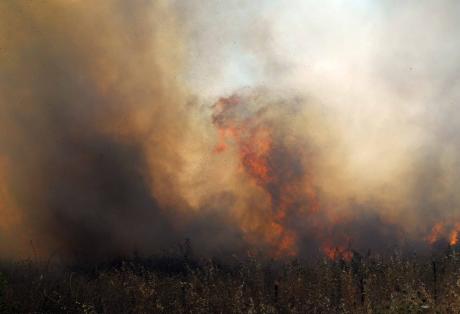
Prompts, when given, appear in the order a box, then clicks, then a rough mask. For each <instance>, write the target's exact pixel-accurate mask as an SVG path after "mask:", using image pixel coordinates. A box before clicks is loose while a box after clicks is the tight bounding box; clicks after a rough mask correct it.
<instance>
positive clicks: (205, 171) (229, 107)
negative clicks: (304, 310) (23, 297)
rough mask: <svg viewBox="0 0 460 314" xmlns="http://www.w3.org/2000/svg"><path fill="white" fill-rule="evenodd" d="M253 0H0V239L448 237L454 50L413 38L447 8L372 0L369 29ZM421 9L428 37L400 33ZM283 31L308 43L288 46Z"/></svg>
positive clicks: (269, 242) (251, 244) (18, 251)
mask: <svg viewBox="0 0 460 314" xmlns="http://www.w3.org/2000/svg"><path fill="white" fill-rule="evenodd" d="M262 2H263V3H261V4H260V6H259V4H257V5H254V4H246V5H244V4H243V3H240V2H238V3H236V2H235V3H230V2H229V3H228V4H224V3H223V2H213V1H202V2H197V1H186V2H185V1H184V2H181V1H147V0H136V1H122V0H113V1H96V2H94V1H92V2H90V1H83V0H73V1H72V0H69V1H65V0H55V1H51V0H50V1H13V0H6V1H2V2H1V3H0V214H1V216H2V220H1V222H0V252H1V253H2V254H3V255H4V256H8V257H29V256H31V255H32V254H39V255H41V256H43V257H45V256H49V255H50V254H51V253H52V252H58V253H59V254H60V255H61V256H65V257H72V256H86V257H91V258H92V257H94V258H99V257H107V256H112V255H114V254H126V253H129V252H132V251H133V250H139V251H141V252H145V253H150V252H154V251H156V250H159V249H163V248H168V247H170V246H172V245H175V244H177V243H179V242H181V241H183V240H184V239H185V238H190V239H192V243H193V245H194V246H195V247H196V248H197V249H198V250H199V251H202V252H206V253H213V254H217V253H219V252H226V251H239V250H244V249H248V248H251V249H261V250H264V251H266V252H268V253H269V254H271V255H272V256H277V257H283V256H293V255H302V256H309V255H315V254H318V253H322V254H326V255H328V256H330V257H332V258H335V257H338V256H341V257H344V258H349V257H350V256H351V250H352V249H357V250H367V249H369V248H372V249H377V250H382V251H384V250H389V249H393V248H394V247H396V246H398V247H404V248H406V247H409V248H417V249H418V248H425V249H426V248H427V247H428V245H430V244H434V243H436V242H442V241H445V242H446V243H447V242H450V243H451V244H452V245H454V244H456V243H457V233H458V230H459V228H458V223H457V221H458V219H460V215H459V214H458V213H457V211H458V210H457V209H458V205H459V204H460V202H459V200H460V199H459V197H458V193H457V187H458V186H459V182H460V180H459V176H458V174H457V171H456V169H457V168H458V165H459V162H458V161H459V160H460V154H459V151H460V150H459V147H460V146H459V145H458V143H457V142H458V141H457V140H456V134H457V133H458V132H457V131H458V127H456V125H458V123H457V122H458V121H459V119H458V114H457V113H456V112H455V110H454V109H455V106H454V105H453V103H452V101H453V100H451V99H456V98H458V97H457V96H458V92H457V90H458V87H457V85H456V84H457V83H456V82H457V81H458V80H457V79H456V77H457V74H456V72H455V71H454V70H455V69H451V68H450V67H449V66H448V65H452V64H455V62H454V61H455V60H456V59H455V58H454V57H452V56H458V55H460V54H458V47H459V46H460V45H457V44H456V42H455V43H453V44H452V45H450V46H449V45H447V46H441V48H440V49H439V51H447V53H446V56H447V57H446V56H444V57H445V58H440V57H443V53H440V52H439V51H438V50H434V51H432V50H430V49H429V47H432V46H434V47H438V46H440V44H439V43H438V42H437V41H436V38H439V37H440V38H444V39H445V37H443V36H441V35H445V34H446V33H448V32H449V31H452V32H453V29H456V26H458V25H457V24H456V23H457V22H455V21H456V20H458V19H455V14H454V13H450V12H454V10H445V9H442V8H441V7H439V5H438V4H431V5H416V4H415V3H412V4H408V5H407V7H406V6H399V5H398V4H395V3H393V2H392V1H388V2H385V3H384V4H382V5H381V6H382V8H380V11H379V12H385V14H387V16H386V18H388V19H390V20H391V21H392V22H394V25H397V26H398V31H395V30H394V29H393V28H394V27H396V26H394V25H393V24H392V25H389V24H385V23H382V22H381V21H382V20H385V19H381V20H378V21H377V22H378V23H377V25H379V27H380V28H379V27H377V26H376V27H375V28H376V29H377V30H374V28H372V27H370V28H369V26H368V25H364V24H363V25H364V26H366V27H365V28H366V29H368V28H369V29H371V30H372V32H371V33H370V34H371V35H372V36H370V35H369V34H367V33H364V34H361V33H356V32H355V31H356V30H360V29H361V28H360V27H361V26H362V25H355V24H353V23H358V22H359V21H361V20H359V19H358V22H355V20H356V19H355V18H354V17H353V16H350V12H355V11H354V10H345V11H344V12H341V14H339V16H338V17H340V18H338V19H335V20H333V19H328V18H329V17H330V16H329V15H328V14H330V12H328V11H327V10H328V8H330V7H331V6H332V7H333V5H332V4H328V5H327V6H325V7H321V8H319V9H318V8H317V9H318V10H317V11H314V10H306V12H307V13H305V12H303V11H302V10H305V9H306V8H307V9H309V7H308V5H307V4H303V5H301V6H300V7H299V9H298V10H294V11H295V12H294V11H292V10H291V11H289V14H291V15H292V19H291V18H290V17H291V16H289V19H287V20H286V19H285V20H283V23H281V22H280V25H281V26H280V25H278V24H277V21H278V20H277V19H278V18H279V19H281V20H282V18H283V15H282V12H283V11H282V8H279V7H278V6H277V5H274V4H271V2H270V1H262ZM291 4H299V3H297V1H294V0H293V1H292V3H291ZM444 4H445V5H446V6H447V7H449V8H450V7H452V8H455V7H456V6H455V4H454V3H453V2H452V3H451V2H448V1H447V2H445V3H444ZM309 5H311V6H313V7H315V5H313V4H309ZM304 6H307V7H304ZM292 7H293V8H294V7H295V6H292ZM412 8H417V10H412ZM360 9H362V8H360ZM363 10H364V9H363ZM365 10H370V8H365ZM433 10H435V11H436V10H437V11H438V12H441V13H443V14H442V17H443V18H442V19H439V20H438V19H435V20H436V21H437V23H434V27H433V29H430V32H428V35H430V36H429V42H430V44H427V43H425V39H417V38H416V39H415V41H416V45H415V46H414V47H415V48H412V47H413V46H410V47H409V46H407V45H406V44H405V41H406V40H407V38H408V37H410V36H408V32H407V31H399V30H407V29H408V28H409V27H408V26H407V25H406V23H408V22H407V21H409V22H410V21H415V22H413V23H414V24H416V25H417V23H418V21H419V20H420V19H424V18H425V17H427V12H431V11H433ZM258 12H262V13H263V14H260V15H257V14H258ZM299 12H300V13H299ZM302 12H303V13H302ZM309 12H316V13H315V14H317V16H316V15H313V13H309ZM334 12H335V11H334ZM301 13H302V14H304V13H305V14H306V15H307V17H309V18H308V19H307V18H305V19H304V18H303V16H302V14H301ZM296 14H299V16H297V15H296ZM308 14H312V15H308ZM323 14H324V15H325V18H324V19H322V18H318V17H322V15H323ZM326 17H328V18H326ZM284 18H285V17H284ZM359 18H360V19H363V20H364V21H366V18H363V16H359ZM296 19H299V20H296ZM375 19H377V17H375ZM323 20H327V21H330V24H331V25H332V26H331V25H329V22H328V23H322V22H321V21H323ZM292 21H293V22H292ZM304 21H305V23H306V24H305V25H304V26H305V27H303V26H302V27H299V25H297V24H296V23H300V22H302V23H303V22H304ZM318 21H320V22H318ZM291 22H292V23H294V24H292V25H291V24H289V23H291ZM315 23H316V24H315ZM341 23H343V24H341ZM379 23H380V24H379ZM285 25H288V26H285ZM349 25H351V26H349ZM332 27H335V28H337V29H340V31H339V32H338V35H337V34H336V33H334V32H332V33H331V32H330V29H331V28H332ZM344 27H349V28H350V29H349V30H348V29H346V31H347V32H348V33H347V34H346V35H349V36H343V34H342V29H343V28H344ZM457 28H458V27H457ZM286 29H287V30H288V31H286ZM291 30H292V31H291ZM299 30H300V35H299V36H303V35H305V34H304V33H303V32H304V31H305V32H306V35H308V36H307V37H308V39H309V40H311V42H313V43H314V45H313V44H312V46H309V45H308V41H301V40H298V38H295V41H294V42H295V47H294V48H299V49H291V48H292V47H289V45H288V44H290V42H289V38H290V36H293V35H292V34H293V33H295V31H297V32H299ZM280 33H281V34H282V36H279V34H280ZM409 33H410V32H409ZM395 34H398V35H395ZM360 36H363V37H365V38H367V37H366V36H368V37H370V38H374V37H376V38H379V39H380V42H385V43H386V46H385V47H381V46H379V45H378V44H375V43H374V44H369V43H368V42H366V41H364V42H365V43H364V44H363V43H362V42H361V41H360V38H361V37H360ZM280 38H281V39H280ZM344 38H346V40H344ZM459 38H460V37H459ZM235 42H237V43H238V44H235ZM356 42H357V43H361V44H362V45H354V43H356ZM376 42H378V41H376ZM291 44H292V43H291ZM305 47H306V48H305ZM301 48H305V49H306V50H307V53H306V54H305V55H306V56H307V57H305V56H302V55H300V54H299V56H297V55H296V53H297V52H298V51H297V50H299V51H301V50H302V49H301ZM290 49H291V50H290ZM374 49H375V50H374ZM376 51H377V52H376ZM395 56H399V57H395ZM303 58H306V61H305V64H303V62H304V59H303ZM449 58H450V59H449ZM285 59H286V60H285ZM287 59H289V60H287ZM440 59H442V60H443V62H440V61H439V62H434V60H440ZM299 60H300V61H299ZM324 60H326V61H324ZM401 60H403V61H407V62H408V63H412V64H413V67H414V68H415V70H414V71H412V69H411V68H410V66H408V67H407V68H408V69H410V71H409V70H407V69H406V66H405V65H404V66H402V65H401V64H402V63H403V61H401ZM307 61H308V62H307ZM457 61H458V60H457ZM307 63H309V64H307ZM342 63H343V64H345V65H342ZM361 63H362V64H364V65H363V66H360V65H361ZM350 64H351V65H352V66H350ZM406 70H407V71H409V74H408V73H406ZM454 72H455V73H454ZM414 73H415V74H414ZM235 82H236V83H235ZM350 82H351V83H350ZM245 85H249V86H250V87H247V88H241V86H245ZM418 86H422V87H424V88H423V91H422V92H421V91H419V87H418ZM216 92H218V94H219V95H218V96H217V97H216V96H215V95H214V93H216ZM406 104H409V105H406ZM433 104H437V108H438V111H436V112H431V111H430V110H429V109H431V108H432V106H433Z"/></svg>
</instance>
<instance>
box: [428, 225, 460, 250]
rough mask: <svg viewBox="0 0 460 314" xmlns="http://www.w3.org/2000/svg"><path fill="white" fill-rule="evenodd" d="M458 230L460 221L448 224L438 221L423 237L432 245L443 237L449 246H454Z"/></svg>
mask: <svg viewBox="0 0 460 314" xmlns="http://www.w3.org/2000/svg"><path fill="white" fill-rule="evenodd" d="M459 232H460V223H455V224H448V223H444V222H438V223H436V224H435V225H434V226H433V228H432V229H431V233H430V234H429V235H428V236H427V237H426V238H425V240H426V242H427V243H428V244H430V245H433V244H435V243H436V242H438V241H440V240H441V239H444V240H446V241H447V242H449V244H450V245H451V246H455V245H457V243H458V236H459Z"/></svg>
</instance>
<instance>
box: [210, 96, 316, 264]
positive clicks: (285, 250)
mask: <svg viewBox="0 0 460 314" xmlns="http://www.w3.org/2000/svg"><path fill="white" fill-rule="evenodd" d="M213 109H214V114H213V123H214V125H215V126H216V127H217V128H218V131H219V136H220V142H219V144H218V145H217V146H216V148H215V152H216V153H221V152H223V151H225V150H226V149H227V147H228V145H229V143H233V144H234V145H235V147H236V150H237V152H238V155H239V160H240V168H241V169H242V170H243V171H244V172H245V173H246V174H247V175H248V176H249V177H250V178H251V179H252V181H253V182H254V183H255V185H256V186H258V187H260V188H262V189H263V191H265V194H266V195H267V196H268V197H269V200H270V204H271V205H270V206H271V211H270V212H269V214H268V215H269V218H268V219H267V220H266V221H267V222H266V223H265V226H264V227H263V228H262V229H263V232H262V233H263V234H262V235H261V237H262V238H263V239H265V241H266V242H268V244H269V245H270V246H271V247H272V248H273V250H274V255H277V256H278V255H279V256H281V255H283V256H286V255H288V256H289V255H295V254H297V251H298V248H297V242H298V239H297V236H296V233H295V231H294V230H292V228H290V227H289V223H288V212H289V211H290V210H292V209H293V207H296V209H295V210H300V207H299V206H298V204H296V203H298V202H299V201H300V200H302V198H304V197H305V189H304V188H305V186H303V185H302V184H301V180H303V173H302V174H301V175H300V174H298V173H297V171H296V170H299V169H293V168H295V164H296V162H295V161H296V160H295V158H294V156H292V154H289V152H288V150H287V149H286V148H285V147H283V145H282V143H281V142H282V141H281V140H280V139H278V138H277V135H276V132H275V131H276V130H275V128H274V127H273V126H272V125H271V123H270V120H269V119H267V118H266V113H267V110H268V109H267V108H266V107H261V108H255V110H254V104H253V103H251V99H249V101H248V100H247V99H243V98H242V97H239V96H235V95H234V96H231V97H228V98H221V99H220V100H219V101H218V102H217V103H216V104H215V105H214V107H213ZM283 159H287V160H288V161H287V162H284V163H283V161H282V160H283ZM297 163H298V162H297ZM297 168H301V167H300V166H299V167H297ZM300 172H301V171H300ZM310 190H311V191H313V190H312V189H310ZM307 194H308V193H307ZM308 196H309V198H310V200H309V201H308V202H307V203H311V204H316V201H315V197H316V195H315V194H314V192H311V193H310V195H308ZM314 207H315V206H312V208H314Z"/></svg>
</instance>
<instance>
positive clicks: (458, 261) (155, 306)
mask: <svg viewBox="0 0 460 314" xmlns="http://www.w3.org/2000/svg"><path fill="white" fill-rule="evenodd" d="M0 289H1V290H0V293H1V310H2V313H57V312H66V313H458V312H459V311H460V298H459V295H460V255H459V254H458V253H456V252H455V250H454V249H452V248H447V249H446V250H445V251H443V252H438V253H436V254H433V255H432V256H424V257H420V256H417V255H415V254H413V255H410V256H403V255H401V254H399V253H397V252H395V253H394V254H391V255H387V256H381V255H374V254H372V253H370V252H368V253H367V254H366V255H361V254H359V253H357V252H354V254H353V257H352V258H351V259H350V260H347V261H345V260H341V259H339V260H330V259H316V260H314V261H306V260H299V259H291V260H285V261H279V260H273V259H269V258H265V257H263V256H255V255H247V256H245V257H244V258H237V257H236V256H227V257H221V258H214V259H209V258H197V257H194V256H193V254H191V253H190V251H189V250H188V249H185V250H177V252H168V253H162V254H161V255H156V256H151V257H148V258H147V257H140V256H138V255H133V256H132V257H130V258H124V259H115V260H112V261H110V262H104V263H97V264H96V263H87V262H86V263H85V262H80V263H78V264H73V265H72V266H63V265H62V264H61V263H59V262H56V261H55V262H53V261H50V262H46V263H38V262H34V261H33V260H28V261H23V262H18V263H14V264H11V263H10V264H8V265H6V264H3V265H2V270H1V280H0Z"/></svg>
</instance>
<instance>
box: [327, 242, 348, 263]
mask: <svg viewBox="0 0 460 314" xmlns="http://www.w3.org/2000/svg"><path fill="white" fill-rule="evenodd" d="M322 251H323V253H324V255H325V256H326V257H328V258H329V259H331V260H334V261H335V260H344V261H347V262H349V261H351V259H352V258H353V252H352V251H351V250H350V249H349V248H347V247H345V246H343V245H337V246H330V245H323V247H322Z"/></svg>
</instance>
